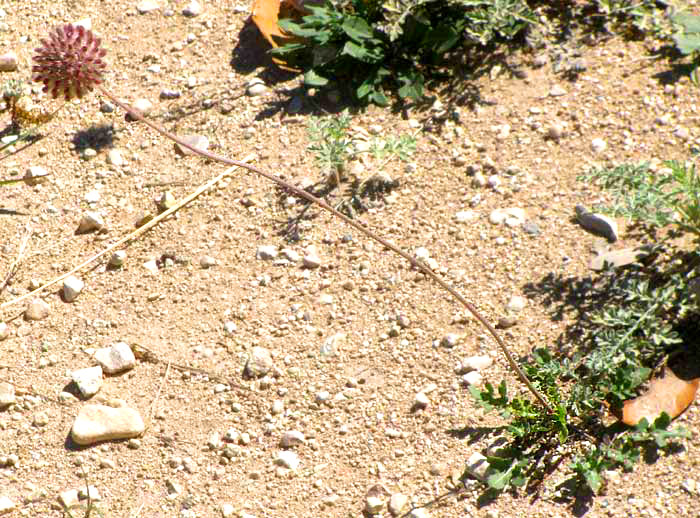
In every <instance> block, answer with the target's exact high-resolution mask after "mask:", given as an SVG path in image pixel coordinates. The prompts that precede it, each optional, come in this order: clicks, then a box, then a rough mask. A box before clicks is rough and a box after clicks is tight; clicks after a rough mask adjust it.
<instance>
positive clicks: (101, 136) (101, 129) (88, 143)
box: [73, 124, 114, 152]
mask: <svg viewBox="0 0 700 518" xmlns="http://www.w3.org/2000/svg"><path fill="white" fill-rule="evenodd" d="M73 145H74V146H75V149H76V151H78V152H82V151H85V150H86V149H88V148H91V149H94V150H95V151H100V150H102V149H106V148H112V147H114V126H113V125H112V124H101V125H99V126H90V127H89V128H87V129H84V130H80V131H78V132H76V134H75V135H74V136H73Z"/></svg>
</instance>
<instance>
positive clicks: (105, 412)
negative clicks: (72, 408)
mask: <svg viewBox="0 0 700 518" xmlns="http://www.w3.org/2000/svg"><path fill="white" fill-rule="evenodd" d="M144 430H145V426H144V423H143V419H142V418H141V415H140V414H139V412H138V411H137V410H134V409H133V408H128V407H120V408H112V407H109V406H105V405H85V406H84V407H83V408H81V409H80V412H79V413H78V417H76V418H75V421H74V422H73V427H72V428H71V431H70V434H71V438H72V439H73V440H74V441H75V442H76V444H79V445H81V446H87V445H90V444H95V443H97V442H101V441H112V440H115V439H130V438H132V437H138V436H139V435H141V434H142V433H143V432H144Z"/></svg>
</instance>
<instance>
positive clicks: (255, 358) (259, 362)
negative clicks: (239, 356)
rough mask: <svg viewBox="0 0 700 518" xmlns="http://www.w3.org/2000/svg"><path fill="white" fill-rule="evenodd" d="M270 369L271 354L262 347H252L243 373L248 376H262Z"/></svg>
mask: <svg viewBox="0 0 700 518" xmlns="http://www.w3.org/2000/svg"><path fill="white" fill-rule="evenodd" d="M270 369H272V354H270V351H269V350H268V349H265V348H264V347H259V346H256V347H253V350H252V351H251V354H250V358H248V361H247V362H246V365H245V375H246V376H248V377H250V378H262V377H263V376H264V375H265V374H267V373H268V372H270Z"/></svg>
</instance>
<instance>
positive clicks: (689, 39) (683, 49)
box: [671, 12, 700, 85]
mask: <svg viewBox="0 0 700 518" xmlns="http://www.w3.org/2000/svg"><path fill="white" fill-rule="evenodd" d="M671 21H672V22H673V23H674V24H676V25H677V26H679V30H678V31H677V32H676V33H675V34H674V35H673V40H674V41H675V43H676V48H678V50H679V51H680V53H681V54H683V55H684V56H689V57H690V61H691V64H692V67H693V71H692V72H691V75H690V77H691V79H692V80H693V82H694V83H695V84H696V85H698V83H699V82H700V81H699V78H698V65H700V16H696V15H693V14H691V13H688V12H680V13H677V14H676V15H674V16H673V17H672V18H671Z"/></svg>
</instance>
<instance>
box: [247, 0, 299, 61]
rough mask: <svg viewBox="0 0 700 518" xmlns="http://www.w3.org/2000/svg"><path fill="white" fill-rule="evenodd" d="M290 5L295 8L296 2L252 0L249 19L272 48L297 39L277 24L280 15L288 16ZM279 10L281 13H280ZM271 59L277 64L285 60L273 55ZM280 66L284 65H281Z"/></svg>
mask: <svg viewBox="0 0 700 518" xmlns="http://www.w3.org/2000/svg"><path fill="white" fill-rule="evenodd" d="M290 7H291V8H295V7H296V4H289V5H288V4H286V3H284V4H282V3H281V2H280V0H253V7H252V14H251V19H252V20H253V23H254V24H255V25H256V26H257V28H258V30H259V31H260V34H262V35H263V37H264V38H265V39H266V40H267V41H268V42H269V43H270V45H272V47H273V48H277V47H279V46H280V45H284V44H285V43H290V42H292V41H297V40H296V38H295V37H294V36H292V35H290V34H287V33H286V32H284V31H283V30H282V29H280V27H279V25H278V21H279V18H280V16H282V17H288V16H289V15H290V13H289V11H290V9H289V8H290ZM281 10H282V14H280V11H281ZM272 61H274V62H275V63H277V64H278V65H286V61H284V60H283V59H280V58H277V57H273V58H272ZM282 68H286V67H284V66H283V67H282ZM289 70H293V69H289Z"/></svg>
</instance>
